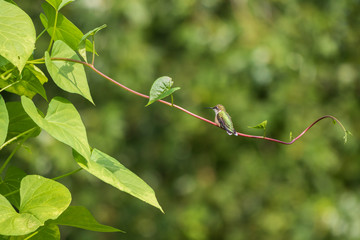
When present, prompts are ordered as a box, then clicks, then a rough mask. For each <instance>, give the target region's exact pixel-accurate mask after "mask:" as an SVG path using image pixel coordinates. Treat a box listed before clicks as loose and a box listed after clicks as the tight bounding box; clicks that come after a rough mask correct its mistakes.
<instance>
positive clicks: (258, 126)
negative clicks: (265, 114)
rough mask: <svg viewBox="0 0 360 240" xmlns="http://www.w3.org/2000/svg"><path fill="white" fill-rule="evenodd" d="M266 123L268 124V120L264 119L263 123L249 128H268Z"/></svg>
mask: <svg viewBox="0 0 360 240" xmlns="http://www.w3.org/2000/svg"><path fill="white" fill-rule="evenodd" d="M266 125H267V120H265V121H263V122H262V123H259V124H258V125H256V126H253V127H250V126H249V127H248V128H256V129H264V130H265V129H266Z"/></svg>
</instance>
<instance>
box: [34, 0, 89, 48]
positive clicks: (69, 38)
mask: <svg viewBox="0 0 360 240" xmlns="http://www.w3.org/2000/svg"><path fill="white" fill-rule="evenodd" d="M41 6H42V8H43V10H44V13H45V14H40V20H41V22H42V24H43V26H44V27H45V29H46V30H47V32H48V34H49V35H50V36H52V37H53V39H54V40H55V41H56V40H62V41H64V42H65V43H66V44H67V45H68V46H70V47H71V48H72V49H73V50H74V51H76V50H77V49H78V46H79V43H80V40H81V38H82V37H83V33H82V32H81V31H80V29H79V28H77V27H76V26H75V25H74V24H73V23H72V22H71V21H69V20H68V19H67V18H66V17H65V16H64V15H62V14H61V13H58V16H57V22H56V28H55V32H54V24H55V17H56V11H55V9H54V8H53V7H52V6H51V5H49V4H48V3H43V4H41ZM53 34H54V35H53ZM86 49H87V51H90V52H92V44H91V42H90V41H87V42H86Z"/></svg>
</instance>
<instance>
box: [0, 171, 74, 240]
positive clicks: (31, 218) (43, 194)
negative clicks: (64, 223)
mask: <svg viewBox="0 0 360 240" xmlns="http://www.w3.org/2000/svg"><path fill="white" fill-rule="evenodd" d="M20 202H21V203H20V209H19V213H18V212H16V211H15V209H14V208H13V207H12V206H11V204H10V203H9V202H8V200H7V199H6V198H5V197H3V196H2V195H0V234H1V235H10V236H16V235H25V234H28V233H31V232H33V231H35V230H36V229H37V228H39V227H40V226H42V225H44V223H45V221H47V220H48V219H56V218H57V217H58V216H59V215H60V214H61V213H62V212H63V211H64V210H65V209H66V208H67V207H68V206H69V204H70V202H71V194H70V192H69V190H68V189H67V188H66V187H65V186H63V185H62V184H60V183H58V182H56V181H54V180H51V179H46V178H44V177H41V176H38V175H28V176H26V177H24V178H23V179H22V180H21V184H20Z"/></svg>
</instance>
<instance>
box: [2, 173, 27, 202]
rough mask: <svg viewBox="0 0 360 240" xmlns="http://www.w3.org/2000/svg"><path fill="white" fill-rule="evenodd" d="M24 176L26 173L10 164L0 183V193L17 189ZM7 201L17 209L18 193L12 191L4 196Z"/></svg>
mask: <svg viewBox="0 0 360 240" xmlns="http://www.w3.org/2000/svg"><path fill="white" fill-rule="evenodd" d="M25 176H26V173H25V172H24V171H23V170H21V169H19V168H17V167H14V166H10V167H9V168H8V169H7V171H6V174H5V176H4V177H3V182H2V183H1V184H0V194H2V195H5V194H7V193H11V192H14V191H16V190H19V188H20V181H21V179H23V178H24V177H25ZM6 198H7V199H8V200H9V202H10V203H11V204H12V205H14V206H15V207H16V208H17V209H19V208H20V193H14V194H11V195H9V196H7V197H6Z"/></svg>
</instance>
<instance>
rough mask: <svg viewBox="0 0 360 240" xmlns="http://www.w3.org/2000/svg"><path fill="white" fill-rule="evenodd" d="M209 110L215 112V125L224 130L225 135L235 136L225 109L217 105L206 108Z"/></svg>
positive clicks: (235, 133)
mask: <svg viewBox="0 0 360 240" xmlns="http://www.w3.org/2000/svg"><path fill="white" fill-rule="evenodd" d="M207 108H209V109H212V110H214V112H215V123H216V124H217V125H218V126H219V127H221V128H222V129H225V130H226V132H227V134H229V135H233V134H234V135H235V136H237V135H238V134H237V132H236V130H235V128H234V125H233V123H232V121H231V117H230V115H229V114H228V113H227V112H226V109H225V107H224V106H223V105H221V104H218V105H216V106H215V107H207Z"/></svg>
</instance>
